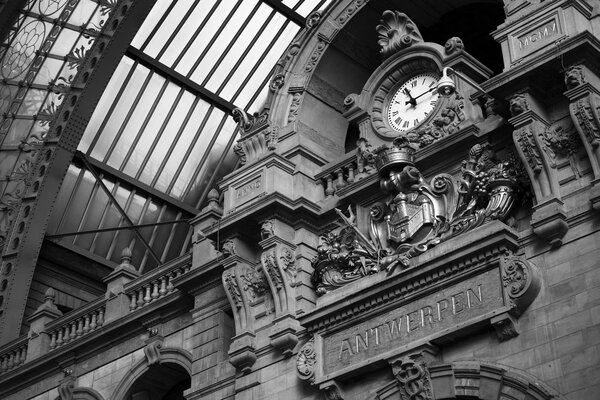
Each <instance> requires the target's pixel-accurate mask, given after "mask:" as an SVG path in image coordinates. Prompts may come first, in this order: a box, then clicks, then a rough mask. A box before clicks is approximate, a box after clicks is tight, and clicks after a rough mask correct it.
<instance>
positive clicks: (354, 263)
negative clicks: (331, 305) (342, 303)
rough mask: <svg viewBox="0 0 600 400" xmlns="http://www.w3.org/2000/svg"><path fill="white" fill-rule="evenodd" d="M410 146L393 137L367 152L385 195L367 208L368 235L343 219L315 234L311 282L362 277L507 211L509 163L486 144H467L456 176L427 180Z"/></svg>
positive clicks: (513, 192)
mask: <svg viewBox="0 0 600 400" xmlns="http://www.w3.org/2000/svg"><path fill="white" fill-rule="evenodd" d="M414 152H415V148H414V145H413V144H412V143H411V142H410V140H409V138H408V137H405V136H400V137H398V138H397V139H396V140H394V142H393V144H392V146H387V145H384V146H382V147H380V148H378V149H376V150H375V151H374V153H375V155H376V166H377V170H378V171H379V177H380V186H381V189H382V190H383V191H384V192H385V193H388V194H389V195H390V197H389V199H388V200H387V201H385V202H382V203H378V204H375V205H373V206H372V207H371V209H370V217H369V234H368V236H367V235H365V234H363V233H362V232H361V231H360V230H359V229H358V227H357V226H356V224H355V218H354V214H353V213H352V210H351V209H350V208H349V210H350V216H349V217H346V216H345V215H344V214H343V213H341V212H340V211H339V210H336V211H337V212H338V215H339V216H340V218H341V219H342V221H343V223H342V224H341V227H340V229H339V230H336V231H334V232H328V233H327V234H326V235H324V236H323V237H322V243H321V245H320V246H319V247H318V248H317V256H316V257H315V259H313V261H312V265H313V268H314V270H315V271H314V273H313V276H312V282H313V285H314V286H315V288H316V290H317V293H318V294H323V293H326V292H328V291H330V290H334V289H336V288H338V287H341V286H344V285H346V284H348V283H349V282H352V281H355V280H357V279H360V278H362V277H364V276H366V275H369V274H374V273H378V272H380V271H383V270H387V271H388V272H389V273H391V272H392V271H393V270H394V269H395V268H396V267H397V266H402V267H408V266H409V265H410V259H411V258H413V257H415V256H417V255H419V254H422V253H423V252H425V251H427V250H428V249H429V248H431V247H432V246H435V245H436V244H438V243H440V242H442V241H445V240H448V239H450V238H452V237H454V236H457V235H460V234H462V233H464V232H466V231H469V230H471V229H474V228H476V227H478V226H481V225H483V224H484V223H485V222H486V221H490V220H495V219H498V220H503V219H504V218H506V217H507V216H508V214H509V212H510V210H511V209H512V207H513V205H514V203H515V201H516V198H517V192H518V180H519V179H520V178H519V176H518V174H519V171H518V170H517V166H516V165H515V164H514V163H511V162H508V161H503V162H502V161H498V160H496V158H495V154H494V152H493V151H492V149H491V148H490V147H489V145H487V144H483V145H479V144H477V145H475V146H473V147H472V148H471V150H470V152H469V156H468V158H467V159H466V160H465V161H463V164H462V168H461V173H462V177H461V178H460V179H459V180H458V181H455V180H454V178H453V177H452V176H451V175H448V174H443V173H442V174H439V175H437V176H434V177H433V178H432V179H431V180H430V181H429V182H428V181H427V180H425V178H424V177H423V176H422V174H421V172H420V171H419V170H418V169H417V168H416V167H415V165H414V162H413V156H414Z"/></svg>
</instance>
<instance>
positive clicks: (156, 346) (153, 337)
mask: <svg viewBox="0 0 600 400" xmlns="http://www.w3.org/2000/svg"><path fill="white" fill-rule="evenodd" d="M148 332H149V337H148V339H146V340H145V341H144V343H145V344H146V346H145V347H144V355H145V356H146V361H147V362H148V366H150V365H155V364H160V363H161V349H162V346H163V342H164V338H163V336H162V335H159V334H158V331H157V330H156V329H149V330H148Z"/></svg>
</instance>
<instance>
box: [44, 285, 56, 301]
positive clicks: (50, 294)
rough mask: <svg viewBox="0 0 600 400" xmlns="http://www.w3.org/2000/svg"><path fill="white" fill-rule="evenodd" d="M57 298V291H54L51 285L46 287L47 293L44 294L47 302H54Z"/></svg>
mask: <svg viewBox="0 0 600 400" xmlns="http://www.w3.org/2000/svg"><path fill="white" fill-rule="evenodd" d="M55 299H56V291H54V289H53V288H51V287H49V288H48V289H46V294H45V295H44V300H46V302H49V303H52V304H54V300H55Z"/></svg>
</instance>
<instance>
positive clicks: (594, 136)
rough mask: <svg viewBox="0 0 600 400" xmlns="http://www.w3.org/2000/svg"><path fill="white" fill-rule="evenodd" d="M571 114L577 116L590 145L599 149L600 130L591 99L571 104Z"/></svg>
mask: <svg viewBox="0 0 600 400" xmlns="http://www.w3.org/2000/svg"><path fill="white" fill-rule="evenodd" d="M571 114H573V115H575V118H576V119H577V123H578V125H579V127H580V129H581V130H582V132H583V134H584V136H585V138H586V139H587V141H588V143H589V144H591V145H592V147H594V148H596V147H598V144H600V128H599V127H598V123H597V121H596V120H595V118H594V114H593V112H592V104H591V100H590V98H589V97H588V98H584V99H579V100H577V102H576V103H575V104H571Z"/></svg>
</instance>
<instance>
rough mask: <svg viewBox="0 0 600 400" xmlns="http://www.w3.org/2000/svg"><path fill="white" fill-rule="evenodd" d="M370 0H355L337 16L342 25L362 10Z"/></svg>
mask: <svg viewBox="0 0 600 400" xmlns="http://www.w3.org/2000/svg"><path fill="white" fill-rule="evenodd" d="M368 1H369V0H354V1H353V2H352V3H351V4H350V5H349V6H348V7H346V9H345V10H344V11H343V12H342V13H341V14H340V16H339V17H338V18H337V22H339V23H340V25H344V24H345V23H346V22H347V21H348V20H349V19H350V17H352V15H353V14H354V13H355V12H356V11H358V10H360V9H361V8H362V7H363V6H364V5H365V4H366V3H367V2H368Z"/></svg>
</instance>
